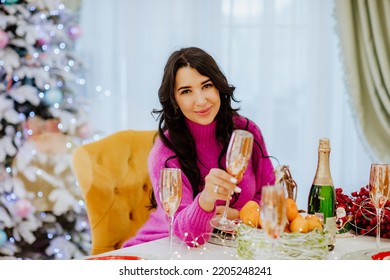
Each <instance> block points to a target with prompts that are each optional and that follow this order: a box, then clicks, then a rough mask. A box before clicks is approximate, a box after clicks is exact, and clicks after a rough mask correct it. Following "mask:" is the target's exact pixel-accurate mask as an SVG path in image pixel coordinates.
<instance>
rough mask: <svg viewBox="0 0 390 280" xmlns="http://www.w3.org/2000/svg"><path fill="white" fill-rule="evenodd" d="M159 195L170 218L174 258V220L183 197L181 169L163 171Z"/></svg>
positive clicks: (170, 246) (170, 243)
mask: <svg viewBox="0 0 390 280" xmlns="http://www.w3.org/2000/svg"><path fill="white" fill-rule="evenodd" d="M159 193H160V201H161V205H162V207H163V209H164V211H165V213H166V214H167V216H168V218H169V254H170V256H171V257H172V240H173V231H172V226H173V219H174V215H175V213H176V211H177V209H178V208H179V205H180V201H181V196H182V178H181V169H178V168H163V169H161V173H160V191H159Z"/></svg>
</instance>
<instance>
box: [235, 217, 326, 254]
mask: <svg viewBox="0 0 390 280" xmlns="http://www.w3.org/2000/svg"><path fill="white" fill-rule="evenodd" d="M236 242H237V254H238V256H239V258H242V259H251V260H254V259H281V260H294V259H295V260H321V259H326V257H327V254H328V242H327V237H326V234H325V233H324V232H323V231H320V230H313V231H310V232H308V233H299V232H296V233H283V234H282V235H281V236H280V238H279V239H278V240H277V242H276V244H275V248H272V244H271V239H270V238H269V237H268V236H267V235H266V234H265V233H264V232H263V231H262V230H261V229H257V228H254V227H251V226H248V225H245V224H239V225H238V226H237V235H236Z"/></svg>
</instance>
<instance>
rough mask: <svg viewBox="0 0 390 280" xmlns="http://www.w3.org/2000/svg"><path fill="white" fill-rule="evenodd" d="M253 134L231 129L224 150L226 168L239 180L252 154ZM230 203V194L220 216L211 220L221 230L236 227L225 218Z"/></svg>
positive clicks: (229, 229) (230, 229)
mask: <svg viewBox="0 0 390 280" xmlns="http://www.w3.org/2000/svg"><path fill="white" fill-rule="evenodd" d="M252 148H253V134H252V133H250V132H248V131H246V130H241V129H236V130H234V131H233V133H232V136H231V137H230V142H229V146H228V149H227V152H226V170H227V172H228V173H229V174H230V175H232V176H233V177H235V178H236V179H237V182H240V181H241V179H242V177H243V175H244V172H245V170H246V168H247V166H248V162H249V159H250V157H251V155H252ZM229 204H230V194H228V197H227V199H226V204H225V209H224V212H223V214H222V217H215V218H213V219H212V220H211V222H210V223H211V225H212V226H213V227H214V228H217V229H219V230H222V231H232V230H234V229H235V227H236V223H234V221H230V220H229V219H228V218H227V213H228V209H229Z"/></svg>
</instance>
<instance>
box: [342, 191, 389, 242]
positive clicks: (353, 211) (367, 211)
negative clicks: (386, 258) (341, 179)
mask: <svg viewBox="0 0 390 280" xmlns="http://www.w3.org/2000/svg"><path fill="white" fill-rule="evenodd" d="M337 208H344V209H345V212H346V217H347V218H342V217H338V218H337V222H338V224H348V223H349V225H350V228H351V229H352V230H354V231H355V232H356V233H357V234H361V235H370V236H375V234H376V225H377V217H376V211H375V207H374V205H373V204H372V202H371V199H370V194H369V190H368V186H365V187H362V188H360V190H359V191H354V192H352V193H351V195H350V196H348V195H346V194H344V193H343V189H342V188H336V209H337ZM339 210H340V209H339ZM340 212H341V211H340ZM382 215H383V216H382V222H381V237H382V238H390V200H388V201H387V202H386V204H385V206H384V208H383V214H382Z"/></svg>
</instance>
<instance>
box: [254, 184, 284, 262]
mask: <svg viewBox="0 0 390 280" xmlns="http://www.w3.org/2000/svg"><path fill="white" fill-rule="evenodd" d="M260 215H261V223H262V228H263V230H264V231H265V233H266V234H267V235H268V236H269V237H270V238H271V244H272V252H271V255H274V254H275V249H276V248H275V244H276V242H277V239H278V238H279V237H280V235H281V234H282V233H283V231H284V228H285V226H286V223H287V217H286V195H285V188H284V185H283V184H280V183H278V184H276V185H273V186H264V187H263V189H262V193H261V203H260Z"/></svg>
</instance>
